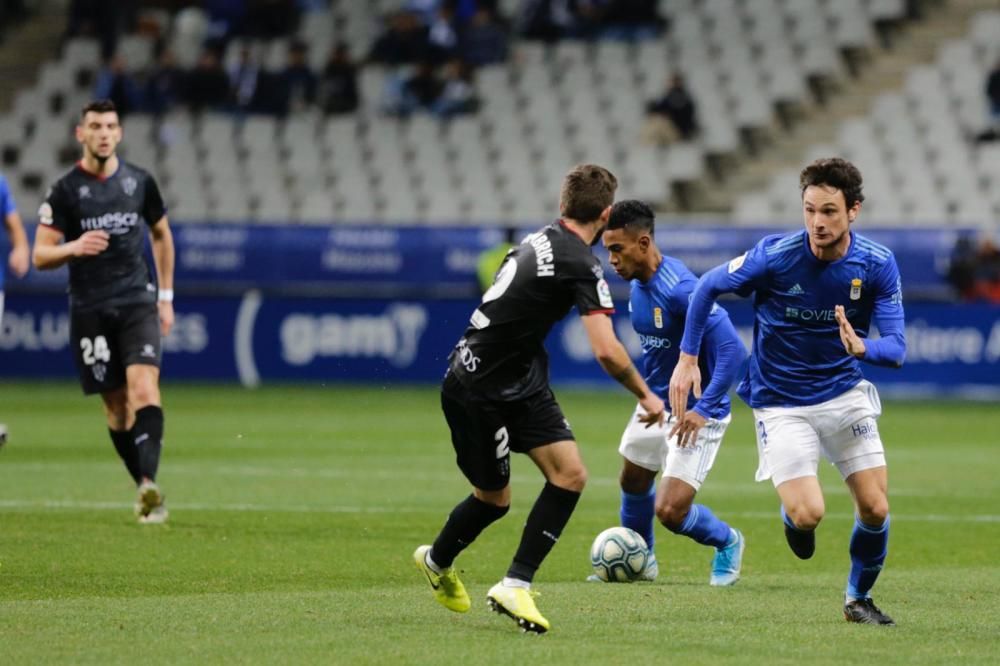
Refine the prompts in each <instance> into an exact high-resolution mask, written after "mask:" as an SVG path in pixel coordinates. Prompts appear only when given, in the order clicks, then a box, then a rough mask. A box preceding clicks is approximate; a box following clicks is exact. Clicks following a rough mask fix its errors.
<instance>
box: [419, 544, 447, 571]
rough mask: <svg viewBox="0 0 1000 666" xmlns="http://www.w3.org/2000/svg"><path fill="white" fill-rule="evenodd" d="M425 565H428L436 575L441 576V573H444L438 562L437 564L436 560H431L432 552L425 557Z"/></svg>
mask: <svg viewBox="0 0 1000 666" xmlns="http://www.w3.org/2000/svg"><path fill="white" fill-rule="evenodd" d="M424 564H426V565H427V566H429V567H430V568H431V571H433V572H434V573H436V574H438V575H440V574H441V572H442V571H444V569H442V568H441V567H440V566H438V563H437V562H435V561H434V560H432V559H431V551H430V550H428V551H427V553H426V554H425V555H424Z"/></svg>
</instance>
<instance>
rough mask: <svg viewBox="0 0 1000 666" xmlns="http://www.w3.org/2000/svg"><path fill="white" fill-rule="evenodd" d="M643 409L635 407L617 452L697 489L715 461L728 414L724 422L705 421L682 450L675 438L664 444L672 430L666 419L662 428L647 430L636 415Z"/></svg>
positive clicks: (638, 463)
mask: <svg viewBox="0 0 1000 666" xmlns="http://www.w3.org/2000/svg"><path fill="white" fill-rule="evenodd" d="M640 414H645V410H643V409H642V408H641V407H639V406H636V408H635V412H634V413H633V414H632V418H631V420H629V422H628V425H627V426H625V432H624V433H622V443H621V445H620V446H619V447H618V452H619V453H620V454H622V456H624V457H625V459H626V460H628V461H629V462H632V463H634V464H636V465H638V466H639V467H643V468H645V469H648V470H649V471H651V472H659V471H660V470H663V475H664V476H672V477H674V478H677V479H680V480H681V481H684V482H685V483H687V484H688V485H690V486H691V487H692V488H694V489H695V490H698V489H699V488H701V484H702V483H704V482H705V477H706V476H708V470H710V469H712V464H713V463H714V462H715V454H716V453H718V452H719V445H720V444H722V436H723V435H724V434H725V433H726V428H727V427H728V426H729V422H730V421H731V420H732V416H731V415H730V414H726V417H725V418H724V419H709V420H708V423H706V424H705V427H704V428H702V429H701V430H699V431H698V436H697V438H696V439H695V441H694V444H689V445H688V446H685V447H684V448H680V447H679V446H677V438H676V437H674V438H672V439H671V440H670V441H669V442H668V441H667V433H669V432H670V429H671V428H672V427H673V423H672V421H670V420H668V421H667V422H665V423H664V424H663V425H659V426H650V427H649V428H647V427H646V426H645V424H644V423H642V422H641V421H640V420H639V418H638V416H639V415H640Z"/></svg>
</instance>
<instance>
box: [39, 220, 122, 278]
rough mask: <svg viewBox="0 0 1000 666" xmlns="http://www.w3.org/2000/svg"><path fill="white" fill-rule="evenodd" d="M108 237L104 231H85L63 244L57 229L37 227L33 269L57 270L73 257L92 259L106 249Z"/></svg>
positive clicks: (60, 233) (61, 235) (61, 236)
mask: <svg viewBox="0 0 1000 666" xmlns="http://www.w3.org/2000/svg"><path fill="white" fill-rule="evenodd" d="M109 238H110V236H109V235H108V232H106V231H96V230H92V231H87V232H85V233H84V234H83V235H82V236H80V237H79V238H77V239H76V240H74V241H70V242H68V243H63V242H62V239H63V234H62V232H61V231H59V230H58V229H52V228H50V227H47V226H43V225H39V226H38V228H37V229H36V230H35V248H34V251H33V252H32V255H31V260H32V263H34V264H35V268H37V269H38V270H41V271H46V270H50V269H53V268H59V267H60V266H62V265H63V264H65V263H66V262H67V261H69V260H70V259H73V258H75V257H93V256H95V255H98V254H100V253H101V252H104V251H105V250H106V249H108V239H109Z"/></svg>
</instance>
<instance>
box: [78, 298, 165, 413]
mask: <svg viewBox="0 0 1000 666" xmlns="http://www.w3.org/2000/svg"><path fill="white" fill-rule="evenodd" d="M70 344H71V345H72V348H73V356H74V358H75V359H76V367H77V370H79V372H80V386H82V387H83V392H84V393H86V394H88V395H90V394H93V393H105V392H107V391H112V390H114V389H116V388H119V387H120V386H123V385H124V384H125V368H127V367H128V366H130V365H136V364H140V365H155V366H156V367H160V354H161V349H160V315H159V311H158V310H157V308H156V305H155V304H154V303H137V304H135V305H123V306H119V307H114V308H108V309H106V310H95V311H88V312H75V311H74V312H72V313H71V315H70Z"/></svg>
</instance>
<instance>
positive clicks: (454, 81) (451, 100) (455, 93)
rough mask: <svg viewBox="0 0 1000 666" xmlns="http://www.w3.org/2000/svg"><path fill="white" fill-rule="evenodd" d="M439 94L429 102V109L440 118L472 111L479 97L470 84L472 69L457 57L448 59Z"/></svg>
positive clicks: (477, 103) (476, 106)
mask: <svg viewBox="0 0 1000 666" xmlns="http://www.w3.org/2000/svg"><path fill="white" fill-rule="evenodd" d="M443 86H444V87H443V88H442V90H441V94H440V95H439V96H438V98H437V99H436V100H434V102H433V103H432V104H431V111H433V112H434V114H435V115H438V116H441V117H442V118H448V117H450V116H456V115H459V114H463V113H474V112H475V111H476V110H477V109H478V108H479V99H478V98H477V97H476V90H475V88H473V85H472V70H471V69H470V68H469V66H468V65H466V64H465V63H464V62H462V61H461V60H459V59H457V58H456V59H454V60H452V61H450V62H449V63H448V64H447V65H446V66H445V70H444V84H443Z"/></svg>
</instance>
